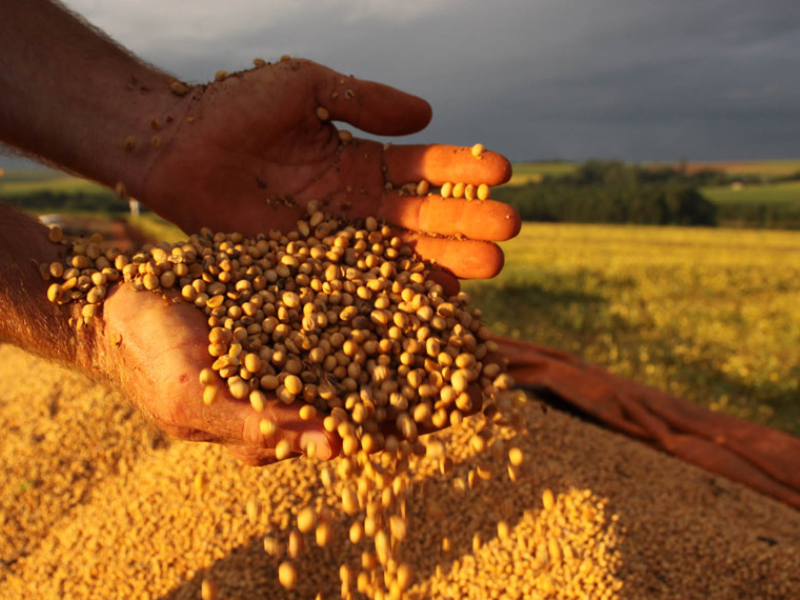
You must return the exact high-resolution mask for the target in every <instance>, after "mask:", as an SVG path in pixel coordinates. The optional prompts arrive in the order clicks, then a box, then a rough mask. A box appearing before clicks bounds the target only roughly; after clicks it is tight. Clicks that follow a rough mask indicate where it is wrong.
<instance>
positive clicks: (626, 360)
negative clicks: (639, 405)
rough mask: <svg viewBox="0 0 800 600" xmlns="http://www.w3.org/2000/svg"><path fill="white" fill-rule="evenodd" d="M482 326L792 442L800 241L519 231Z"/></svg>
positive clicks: (480, 291)
mask: <svg viewBox="0 0 800 600" xmlns="http://www.w3.org/2000/svg"><path fill="white" fill-rule="evenodd" d="M504 249H505V252H506V268H505V270H504V272H503V273H502V274H501V275H500V276H499V277H498V278H497V279H495V280H493V281H490V282H470V283H468V284H467V285H466V286H465V288H466V289H467V290H468V291H469V292H470V293H472V295H473V298H474V300H475V301H476V304H478V305H479V306H481V307H482V308H483V309H484V311H485V314H486V320H487V322H488V323H489V324H490V326H491V327H492V328H493V329H494V330H495V331H497V332H499V333H506V334H510V335H514V336H517V337H522V338H525V339H530V340H535V341H537V342H540V343H543V344H549V345H552V346H556V347H559V348H562V349H565V350H569V351H572V352H574V353H577V354H579V355H581V356H583V357H584V358H585V359H587V360H589V361H591V362H595V363H599V364H601V365H604V366H606V367H608V368H609V369H610V370H611V371H613V372H615V373H618V374H620V375H623V376H626V377H630V378H633V379H636V380H639V381H642V382H644V383H647V384H650V385H653V386H655V387H659V388H662V389H665V390H668V391H670V392H672V393H674V394H676V395H679V396H683V397H686V398H688V399H690V400H693V401H696V402H699V403H701V404H703V405H706V406H710V407H711V408H713V409H717V410H724V411H726V412H730V413H732V414H735V415H738V416H741V417H745V418H748V419H751V420H755V421H757V422H761V423H767V424H769V425H771V426H774V427H778V428H781V429H784V430H787V431H790V432H792V433H794V434H798V433H800V398H798V389H799V388H800V233H796V232H775V231H741V230H736V231H734V230H725V229H688V228H656V227H625V226H591V225H545V224H525V225H524V226H523V230H522V233H521V235H520V236H519V237H518V238H517V239H515V240H513V241H511V242H508V243H506V244H505V245H504Z"/></svg>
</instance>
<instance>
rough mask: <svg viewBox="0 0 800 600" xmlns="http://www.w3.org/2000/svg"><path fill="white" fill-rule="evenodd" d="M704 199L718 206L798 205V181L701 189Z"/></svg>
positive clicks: (799, 198) (799, 195)
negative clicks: (736, 204)
mask: <svg viewBox="0 0 800 600" xmlns="http://www.w3.org/2000/svg"><path fill="white" fill-rule="evenodd" d="M701 191H702V193H703V195H704V196H706V198H708V199H709V200H711V201H712V202H716V203H718V204H726V203H731V204H733V203H755V202H762V203H768V204H800V181H783V182H778V183H771V184H765V185H748V186H744V187H742V188H740V189H736V188H734V187H732V186H714V187H705V188H702V189H701Z"/></svg>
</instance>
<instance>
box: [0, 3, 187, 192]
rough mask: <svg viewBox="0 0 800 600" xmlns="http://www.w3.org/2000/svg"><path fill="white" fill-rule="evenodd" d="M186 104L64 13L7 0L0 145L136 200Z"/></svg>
mask: <svg viewBox="0 0 800 600" xmlns="http://www.w3.org/2000/svg"><path fill="white" fill-rule="evenodd" d="M43 32H46V33H45V34H44V35H43ZM186 100H188V97H186V96H183V97H181V96H178V95H176V94H175V93H173V92H172V91H171V90H170V78H169V77H168V75H166V74H165V73H163V72H161V71H158V70H157V69H155V68H153V67H151V66H149V65H146V64H144V63H142V62H141V61H139V60H137V59H136V58H135V57H133V56H131V55H130V54H128V53H127V52H125V50H123V49H122V48H120V47H119V46H117V45H116V44H115V43H114V42H112V41H111V40H109V39H108V38H106V37H104V36H103V35H102V34H101V33H99V32H97V31H95V30H93V29H92V28H91V27H90V26H88V25H87V24H85V23H84V22H82V21H81V20H79V18H77V17H75V16H73V15H72V14H70V13H69V12H67V11H66V10H65V9H63V8H62V7H60V6H59V5H56V4H53V3H52V2H50V1H49V0H25V2H18V1H17V0H0V141H2V142H4V143H6V144H9V145H11V146H15V147H17V148H20V149H22V150H23V151H25V152H27V153H29V154H31V155H33V156H37V157H40V158H42V159H44V160H46V161H49V162H51V163H56V164H58V165H60V166H62V167H64V168H66V169H68V170H70V171H73V172H76V173H79V174H81V175H83V176H85V177H88V178H91V179H94V180H96V181H99V182H100V183H103V184H105V185H108V186H110V187H115V186H116V184H117V183H118V182H122V183H123V184H124V185H125V187H126V189H127V190H128V191H129V192H130V193H131V194H133V195H136V194H137V192H138V191H139V187H138V186H139V185H140V182H141V181H143V179H144V178H145V176H146V174H147V172H148V170H149V168H150V165H151V163H152V161H153V160H154V159H155V158H156V155H157V153H158V152H159V151H160V150H162V149H163V148H164V145H165V144H167V143H168V142H169V139H170V138H171V136H172V134H173V133H174V130H176V129H177V127H178V124H179V121H182V120H184V118H183V117H182V115H183V114H184V113H185V110H183V109H182V104H184V103H185V101H186ZM157 146H161V148H158V147H157Z"/></svg>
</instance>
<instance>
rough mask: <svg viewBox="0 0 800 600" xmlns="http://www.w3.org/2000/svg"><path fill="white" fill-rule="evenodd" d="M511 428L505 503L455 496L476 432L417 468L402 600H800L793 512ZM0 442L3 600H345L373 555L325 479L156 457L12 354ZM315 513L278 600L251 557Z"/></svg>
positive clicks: (201, 456)
mask: <svg viewBox="0 0 800 600" xmlns="http://www.w3.org/2000/svg"><path fill="white" fill-rule="evenodd" d="M198 400H199V399H198ZM521 416H522V417H523V419H522V420H521V422H520V423H517V424H516V425H517V427H516V428H508V429H507V436H506V437H507V438H508V439H507V447H509V446H512V445H513V446H517V447H519V448H520V449H521V450H522V451H523V452H524V455H525V462H524V468H523V471H522V474H521V477H520V478H519V480H518V481H517V482H516V483H515V484H512V483H510V482H509V480H508V476H507V475H505V474H504V473H494V474H493V477H492V478H491V479H490V480H488V481H483V480H480V481H479V482H478V483H477V485H476V486H475V489H473V490H469V489H466V490H464V489H462V487H464V485H463V484H464V482H465V480H466V474H467V472H468V471H469V470H470V469H471V468H473V467H476V466H478V465H481V464H485V462H481V461H484V459H483V458H481V457H479V456H476V455H475V454H474V452H473V450H472V449H471V447H470V444H469V443H468V440H469V438H470V436H471V435H472V432H473V430H474V428H475V426H476V425H475V424H474V423H473V422H472V421H473V420H470V422H465V425H464V426H462V427H461V428H459V429H458V430H455V429H448V430H446V431H443V432H440V433H438V434H436V436H437V437H438V438H440V439H442V440H443V441H445V442H446V443H447V444H448V453H449V456H451V458H452V459H453V462H454V466H453V469H452V472H451V473H450V474H449V475H448V476H443V475H441V474H440V473H439V472H438V471H437V470H436V466H435V463H433V462H431V461H429V460H428V459H419V460H418V461H416V462H412V465H411V468H412V471H413V472H414V473H415V475H414V479H415V482H416V489H417V490H418V491H417V493H416V494H415V495H414V497H413V500H412V502H411V504H410V506H409V515H410V524H411V526H410V530H409V533H408V537H407V538H406V539H407V546H406V548H407V550H406V560H407V561H408V562H410V563H411V564H412V565H413V566H414V569H415V572H416V579H415V584H414V586H413V587H412V588H411V589H410V590H409V592H408V597H409V598H539V597H542V598H577V597H584V598H593V599H594V598H631V599H634V598H637V599H638V598H675V597H680V598H698V599H699V598H796V597H800V569H798V568H797V565H798V564H800V513H798V512H797V511H794V510H793V509H791V508H789V507H787V506H784V505H782V504H779V503H777V502H775V501H773V500H770V499H768V498H765V497H762V496H760V495H758V494H757V493H755V492H752V491H750V490H748V489H745V488H743V487H741V486H739V485H737V484H734V483H731V482H729V481H727V480H724V479H722V478H720V477H717V476H714V475H712V474H709V473H707V472H705V471H702V470H699V469H697V468H695V467H692V466H691V465H687V464H685V463H683V462H681V461H678V460H676V459H674V458H671V457H669V456H666V455H664V454H660V453H658V452H655V451H653V450H651V449H650V448H648V447H646V446H643V445H641V444H640V443H638V442H635V441H632V440H629V439H627V438H625V437H622V436H620V435H617V434H613V433H610V432H608V431H605V430H603V429H600V428H598V427H596V426H593V425H589V424H586V423H584V422H581V421H579V420H577V419H575V418H573V417H570V416H568V415H566V414H563V413H559V412H557V411H554V410H547V411H545V410H543V408H542V405H541V404H540V403H539V402H538V401H536V400H533V399H531V400H529V401H528V402H526V403H525V405H524V407H523V408H521ZM0 428H2V431H3V438H2V442H0V457H1V459H2V465H3V469H2V470H0V504H1V505H2V506H0V528H1V530H2V535H0V598H2V599H6V598H43V599H49V598H82V599H83V598H103V599H107V598H165V599H166V598H168V599H175V600H177V599H189V598H192V599H194V598H200V597H201V582H202V581H203V580H204V579H211V580H213V581H214V582H215V583H216V585H217V587H218V588H219V594H218V597H219V598H241V599H250V598H298V599H299V598H315V597H316V595H317V594H318V593H320V594H321V596H320V597H322V598H338V597H340V585H341V584H340V579H339V565H340V564H341V563H342V562H343V561H346V562H349V563H350V564H351V565H353V566H355V565H359V564H360V561H361V553H362V551H364V550H366V549H367V546H366V544H365V543H364V542H362V543H361V544H359V545H353V544H351V543H350V541H349V539H348V530H349V527H350V522H351V519H350V518H348V517H346V516H345V515H344V514H343V513H342V512H341V510H339V509H338V506H339V500H338V498H336V497H335V496H334V495H333V494H332V493H330V492H329V491H327V490H326V489H325V487H324V486H323V485H322V483H321V482H320V480H319V472H320V469H321V468H322V463H319V462H316V461H308V460H305V459H297V460H291V461H285V462H282V463H279V464H277V465H273V466H270V467H266V468H263V469H257V468H252V467H245V466H242V465H240V464H238V463H237V462H236V461H234V460H233V459H231V458H230V457H228V456H227V455H226V453H225V451H224V450H223V449H221V448H218V447H215V446H211V445H206V444H191V443H184V442H174V441H170V440H167V439H165V438H163V437H162V436H161V435H160V434H159V433H158V432H157V431H155V430H154V429H152V428H151V427H150V426H149V425H148V424H147V423H145V422H144V421H143V420H142V418H141V417H140V416H139V414H138V412H137V411H136V410H135V409H134V408H132V407H131V406H130V405H129V404H128V403H127V402H126V400H125V399H124V398H123V396H122V395H121V394H119V393H118V392H114V391H111V390H109V389H107V388H105V387H103V386H101V385H97V384H94V383H92V382H89V381H88V380H87V379H85V378H84V377H82V376H80V375H78V374H76V373H74V372H71V371H69V370H66V369H64V368H62V367H59V366H56V365H53V364H51V363H48V362H44V361H42V360H39V359H37V358H34V357H31V356H30V355H28V354H26V353H24V352H22V351H20V350H18V349H16V348H13V347H11V346H8V345H0ZM498 464H499V463H498ZM456 480H460V481H461V483H460V484H459V483H458V482H457V481H456ZM548 490H549V492H548ZM248 503H249V504H250V510H249V511H248V510H247V508H246V507H247V504H248ZM309 504H311V505H314V506H328V507H329V508H330V515H331V517H330V524H331V526H332V530H333V538H332V540H331V542H330V543H329V544H328V545H327V546H325V547H318V546H317V544H316V543H315V541H314V534H313V533H312V534H308V535H307V536H306V538H305V552H304V553H303V554H302V556H301V557H300V558H298V559H297V560H295V561H294V564H295V566H296V567H297V572H298V580H297V584H296V586H295V588H294V589H293V590H292V591H286V590H284V589H283V588H282V587H281V586H280V585H279V583H278V581H277V571H278V564H279V563H280V560H279V559H276V558H274V557H272V556H270V555H268V554H266V553H265V551H264V547H263V540H264V537H265V536H266V535H269V536H274V537H276V538H278V539H281V540H284V541H285V538H286V536H287V532H288V529H289V528H290V526H291V525H293V524H294V522H295V516H296V514H297V512H298V511H299V510H300V509H302V508H303V507H305V506H307V505H309ZM356 572H357V569H356ZM356 597H358V595H356Z"/></svg>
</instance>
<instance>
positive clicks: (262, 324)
mask: <svg viewBox="0 0 800 600" xmlns="http://www.w3.org/2000/svg"><path fill="white" fill-rule="evenodd" d="M319 209H320V204H319V203H318V202H316V201H312V202H311V203H310V204H309V206H308V215H307V218H306V219H303V220H300V221H298V222H297V228H296V229H295V230H294V231H291V232H288V233H285V234H284V233H281V232H280V231H277V230H273V231H270V232H269V233H268V234H261V235H259V236H257V237H255V238H245V237H244V236H242V235H241V234H236V233H234V234H224V233H213V232H211V231H210V230H207V229H205V230H203V231H202V232H201V233H200V234H198V235H193V236H191V238H190V239H189V240H188V241H186V242H182V243H177V244H166V243H163V244H159V245H155V246H147V247H145V248H143V249H142V250H141V251H139V252H136V253H131V254H127V253H122V252H119V251H118V250H115V249H113V248H103V246H102V245H101V240H100V239H97V238H91V239H89V240H73V241H69V242H67V241H65V240H60V239H59V237H60V236H59V235H58V232H55V233H54V234H53V236H52V237H53V238H54V239H55V241H56V242H63V243H67V244H68V246H69V251H68V254H67V257H66V263H65V264H62V263H58V262H56V263H53V264H50V265H47V268H46V269H43V271H44V272H46V273H47V274H48V275H49V277H51V278H52V279H54V280H55V281H54V282H53V283H52V284H51V285H50V286H49V288H48V292H47V294H48V298H49V299H50V300H51V301H53V302H57V303H61V304H65V303H70V302H79V303H82V309H81V316H80V317H79V318H78V319H77V321H76V322H74V323H73V324H74V325H75V326H76V327H90V326H92V320H93V319H95V318H96V317H97V315H98V314H99V310H100V307H101V306H102V302H103V299H104V298H105V296H106V295H107V293H108V288H109V286H111V285H114V284H116V283H117V282H120V281H121V282H124V283H125V284H128V285H131V286H133V288H134V289H135V290H137V291H141V292H144V293H148V292H155V293H159V294H169V293H170V292H171V291H172V290H174V291H175V292H179V296H177V297H178V301H181V300H182V301H185V302H190V303H192V304H194V305H195V306H196V307H197V308H198V309H199V310H202V311H203V312H204V314H205V316H206V318H207V323H208V329H209V334H208V340H209V345H208V352H209V354H210V355H211V357H213V358H214V362H213V365H212V367H211V368H206V369H204V370H203V371H202V372H201V374H200V382H201V383H202V384H203V385H204V392H203V397H202V399H201V398H198V399H197V401H198V402H201V401H202V402H206V403H212V402H214V401H215V399H216V397H217V395H218V394H219V390H220V389H221V388H223V387H224V388H225V389H226V391H227V392H228V393H229V394H230V395H232V396H233V397H234V398H236V399H238V400H242V401H249V402H250V403H251V405H252V406H253V408H254V409H255V410H256V411H259V412H262V413H263V412H264V409H265V405H266V403H267V400H268V395H273V394H274V396H276V397H277V399H278V400H279V401H280V402H284V403H286V404H295V405H298V406H299V408H298V410H299V416H300V418H301V419H304V420H312V419H314V418H315V417H316V416H317V415H323V416H324V421H323V422H324V426H325V428H326V429H327V430H328V431H329V432H331V433H336V434H337V435H338V436H339V437H340V438H341V439H342V454H343V458H342V459H341V460H340V461H339V462H338V463H337V465H336V467H335V468H333V467H326V468H325V469H323V470H322V471H321V473H320V480H321V482H322V483H323V485H324V486H325V487H326V488H328V489H329V490H333V491H335V493H336V495H337V496H338V497H340V499H341V506H340V507H334V508H330V507H323V506H321V505H318V504H316V503H314V504H309V505H308V506H306V507H304V508H303V510H302V511H300V513H299V514H298V515H297V519H296V523H293V524H292V525H293V526H294V528H293V529H292V531H290V532H289V535H288V539H287V540H282V539H278V538H275V537H269V538H267V539H265V540H264V549H265V551H266V552H267V553H268V554H270V555H272V556H273V557H275V558H277V559H279V560H281V563H280V565H279V568H278V579H279V581H280V583H281V585H283V586H284V587H285V588H286V589H288V590H291V589H293V588H294V587H295V585H296V584H297V580H298V572H297V569H296V565H295V563H296V561H297V559H299V558H300V556H301V555H302V553H303V551H304V548H305V546H306V545H308V544H309V540H311V539H313V541H314V543H316V544H317V545H318V546H320V547H324V546H326V545H327V544H328V543H329V541H330V539H331V536H332V525H331V520H332V518H333V516H334V515H336V514H337V513H340V512H344V513H345V514H346V515H348V516H349V517H353V518H354V519H355V520H354V521H353V523H352V524H351V526H350V528H349V531H348V537H349V539H350V541H351V542H352V543H353V544H354V545H356V546H358V547H360V548H362V554H361V556H360V558H359V560H358V561H356V563H355V564H352V565H351V564H348V563H343V564H342V565H341V568H340V569H339V573H340V578H341V589H340V594H341V597H342V598H349V597H352V595H353V594H354V593H355V592H356V591H357V592H358V593H360V594H364V595H366V596H367V597H369V598H378V599H383V598H391V599H393V600H399V599H400V598H402V597H404V594H405V592H406V591H407V590H408V589H409V588H410V587H411V585H412V584H413V581H414V568H413V566H412V565H411V564H410V563H409V562H407V561H405V559H404V556H405V553H404V542H405V539H406V536H407V534H408V530H409V528H410V527H411V526H413V525H412V524H413V519H412V518H411V517H410V516H409V514H408V502H409V498H410V497H411V495H412V494H413V492H414V490H413V487H412V486H411V485H410V482H411V476H410V474H409V468H410V464H411V463H410V461H411V458H412V457H429V458H430V459H431V460H433V461H435V463H436V465H437V468H438V470H439V472H440V473H441V474H442V475H443V476H451V475H452V476H453V482H454V485H458V486H460V487H461V489H462V490H465V491H466V490H471V489H474V488H475V486H476V485H477V484H478V482H479V481H480V480H490V479H492V478H493V477H501V478H505V479H507V480H509V481H515V480H517V479H518V478H519V476H520V473H521V469H522V467H523V463H524V454H523V452H522V451H521V450H520V449H519V448H518V447H514V446H510V447H506V442H505V440H504V438H503V435H502V429H500V428H496V427H495V425H500V426H505V425H509V424H510V423H511V422H515V423H516V422H518V420H517V419H512V420H511V421H509V420H508V417H509V416H511V415H512V412H513V408H514V402H513V398H512V396H511V395H510V394H509V393H507V390H508V389H509V387H510V386H511V380H510V378H509V377H508V375H506V374H505V373H503V364H502V361H501V359H500V358H499V357H498V356H497V355H496V354H494V353H495V352H496V350H497V347H496V344H495V343H494V342H492V341H491V340H489V337H490V334H489V331H488V330H487V329H486V327H484V326H482V325H481V322H480V316H481V314H480V311H479V310H477V309H472V310H470V308H469V297H468V295H467V294H465V293H459V294H458V295H456V296H453V297H447V296H445V294H444V290H443V288H442V286H441V285H440V284H438V283H436V281H434V280H433V279H431V278H430V277H429V275H430V270H429V266H428V265H426V263H425V262H423V261H422V260H420V259H419V258H417V257H416V256H415V255H414V253H413V250H412V248H411V247H410V246H408V245H404V244H403V243H402V242H401V240H400V238H399V237H396V236H394V235H392V232H391V230H390V228H389V227H388V226H387V225H382V224H380V223H379V222H378V221H377V220H376V219H375V218H372V217H368V218H366V219H364V220H362V221H360V222H356V223H344V222H341V221H339V220H337V219H336V218H332V217H330V216H329V215H326V214H324V213H323V212H322V211H320V210H319ZM165 297H166V296H165ZM198 358H200V357H198ZM478 410H479V415H477V416H476V417H475V419H477V421H478V422H479V423H480V426H479V427H478V428H477V429H476V430H475V431H474V432H473V435H472V436H471V438H470V439H469V440H468V443H469V444H470V445H471V446H472V447H473V448H474V449H475V451H476V452H477V453H479V454H481V455H484V456H485V458H484V459H483V460H482V461H481V462H480V464H478V465H477V466H476V467H475V468H472V469H469V470H468V471H466V472H464V473H463V474H461V475H463V477H462V476H460V475H459V474H453V469H454V462H453V459H452V457H450V456H449V455H448V451H447V449H446V448H445V446H444V445H443V444H442V443H441V441H438V440H432V439H429V440H427V442H423V440H424V439H425V438H422V437H421V436H420V433H421V432H424V431H432V430H436V429H441V428H443V427H445V426H450V425H452V426H460V425H461V424H462V423H463V420H464V418H465V415H469V414H471V413H473V412H476V411H478ZM260 429H261V432H262V434H263V435H264V436H265V438H267V440H268V439H269V438H274V437H275V436H277V435H278V433H279V431H278V425H277V424H276V423H275V422H272V421H270V420H269V419H268V418H264V419H262V420H261V423H260ZM290 455H291V449H290V445H289V441H288V440H285V439H283V440H280V441H278V442H277V444H276V445H275V456H276V457H277V458H278V459H283V458H289V457H290ZM306 455H307V457H308V458H309V459H314V458H315V455H316V448H315V447H314V446H313V445H310V446H309V448H307V449H306ZM253 510H255V509H251V512H252V511H253ZM215 585H216V584H215V583H214V582H213V581H211V580H209V581H208V582H206V584H205V591H204V596H205V597H206V598H214V597H216V592H215V589H216V588H215Z"/></svg>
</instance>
